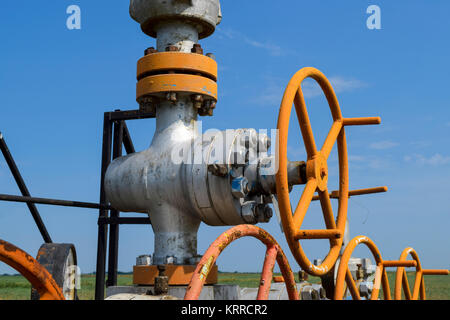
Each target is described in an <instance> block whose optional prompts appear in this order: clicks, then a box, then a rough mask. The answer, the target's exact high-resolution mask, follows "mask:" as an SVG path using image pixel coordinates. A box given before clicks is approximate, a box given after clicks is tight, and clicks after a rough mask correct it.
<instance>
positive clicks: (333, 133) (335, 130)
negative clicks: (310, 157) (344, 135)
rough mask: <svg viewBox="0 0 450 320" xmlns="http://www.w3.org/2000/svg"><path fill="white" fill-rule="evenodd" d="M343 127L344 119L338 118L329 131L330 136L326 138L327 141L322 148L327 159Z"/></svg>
mask: <svg viewBox="0 0 450 320" xmlns="http://www.w3.org/2000/svg"><path fill="white" fill-rule="evenodd" d="M342 127H343V124H342V120H336V121H335V122H334V123H333V125H332V126H331V129H330V132H329V133H328V136H327V138H326V139H325V142H324V144H323V146H322V149H321V151H322V154H323V156H324V157H325V159H328V157H329V156H330V153H331V150H333V146H334V144H335V142H336V141H337V138H338V136H339V133H340V132H341V130H342Z"/></svg>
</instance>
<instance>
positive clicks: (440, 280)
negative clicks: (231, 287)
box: [0, 272, 450, 300]
mask: <svg viewBox="0 0 450 320" xmlns="http://www.w3.org/2000/svg"><path fill="white" fill-rule="evenodd" d="M414 274H415V273H414V272H408V280H409V283H410V287H411V288H412V287H413V285H414ZM274 275H280V274H274ZM259 278H260V273H236V272H233V273H231V272H219V283H220V284H237V285H239V286H241V287H248V288H256V287H258V284H259ZM388 278H389V285H390V289H391V294H393V291H394V281H395V273H394V272H388ZM296 280H297V281H298V278H297V275H296ZM308 281H309V282H311V283H320V278H317V277H310V278H309V279H308ZM132 283H133V278H132V274H131V273H123V272H121V273H120V274H119V277H118V285H119V286H129V285H132ZM425 288H426V295H427V299H429V300H450V277H448V276H447V277H446V276H426V277H425ZM94 289H95V275H94V274H86V275H82V277H81V290H79V291H78V296H79V298H80V300H93V299H94ZM30 291H31V285H30V284H29V282H28V281H27V280H26V279H25V278H24V277H22V276H20V275H2V276H0V300H29V299H30Z"/></svg>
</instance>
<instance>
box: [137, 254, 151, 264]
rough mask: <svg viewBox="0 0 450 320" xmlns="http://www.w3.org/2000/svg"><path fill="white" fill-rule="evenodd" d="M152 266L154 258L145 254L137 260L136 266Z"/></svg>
mask: <svg viewBox="0 0 450 320" xmlns="http://www.w3.org/2000/svg"><path fill="white" fill-rule="evenodd" d="M151 264H152V256H151V255H148V254H145V255H141V256H139V257H137V258H136V266H150V265H151Z"/></svg>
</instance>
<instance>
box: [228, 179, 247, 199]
mask: <svg viewBox="0 0 450 320" xmlns="http://www.w3.org/2000/svg"><path fill="white" fill-rule="evenodd" d="M231 193H232V194H233V196H234V197H235V198H237V199H241V198H245V196H246V195H247V193H248V180H247V178H245V177H239V178H236V179H233V180H232V181H231Z"/></svg>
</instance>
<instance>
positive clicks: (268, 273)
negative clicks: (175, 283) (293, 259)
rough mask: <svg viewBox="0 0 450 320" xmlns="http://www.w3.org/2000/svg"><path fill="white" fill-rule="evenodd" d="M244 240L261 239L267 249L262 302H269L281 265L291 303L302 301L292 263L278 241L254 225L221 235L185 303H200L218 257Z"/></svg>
mask: <svg viewBox="0 0 450 320" xmlns="http://www.w3.org/2000/svg"><path fill="white" fill-rule="evenodd" d="M243 237H253V238H256V239H258V240H260V241H261V242H262V243H263V244H264V245H266V247H267V251H266V258H265V261H264V266H263V270H262V275H261V282H260V286H259V290H258V296H257V299H258V300H267V299H268V298H269V291H270V286H271V282H272V276H273V268H274V266H275V262H278V265H279V266H280V269H281V273H282V275H283V278H284V280H285V283H286V289H287V292H288V296H289V299H290V300H298V299H299V296H298V293H297V287H296V284H295V278H294V274H293V273H292V270H291V267H290V266H289V262H288V260H287V258H286V256H285V254H284V252H283V250H282V249H281V248H280V246H279V245H278V243H277V242H276V241H275V239H274V238H273V237H272V236H271V235H270V234H269V233H267V232H266V231H265V230H263V229H261V228H258V227H256V226H253V225H239V226H236V227H233V228H231V229H230V230H228V231H226V232H224V233H223V234H222V235H220V236H219V237H218V238H217V239H216V240H215V241H214V242H213V243H212V244H211V246H210V247H209V248H208V250H207V251H206V253H205V254H204V255H203V257H202V259H201V260H200V262H199V264H198V265H197V268H196V269H195V272H194V274H193V276H192V279H191V282H190V283H189V286H188V288H187V291H186V295H185V297H184V299H185V300H197V299H198V298H199V296H200V293H201V291H202V289H203V285H204V284H205V280H206V278H207V277H208V273H209V271H210V270H211V268H212V266H213V265H214V264H215V262H216V260H217V258H218V257H219V255H220V254H221V253H222V251H223V250H225V248H226V247H227V246H228V245H229V244H230V243H232V242H233V241H236V240H238V239H240V238H243Z"/></svg>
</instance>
